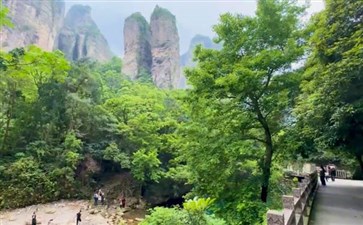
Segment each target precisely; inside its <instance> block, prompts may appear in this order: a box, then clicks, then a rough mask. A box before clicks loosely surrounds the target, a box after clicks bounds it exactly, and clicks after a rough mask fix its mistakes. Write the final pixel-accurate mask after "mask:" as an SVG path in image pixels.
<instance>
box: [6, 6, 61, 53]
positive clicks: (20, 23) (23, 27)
mask: <svg viewBox="0 0 363 225" xmlns="http://www.w3.org/2000/svg"><path fill="white" fill-rule="evenodd" d="M2 1H3V3H4V5H5V6H6V7H8V8H9V17H10V18H11V19H12V22H13V24H14V28H11V29H8V28H4V30H3V32H2V34H1V36H2V38H1V40H0V42H1V43H0V47H1V49H2V50H5V51H8V50H11V49H13V48H16V47H24V46H26V45H30V44H35V45H37V46H39V47H41V48H43V49H44V50H47V51H51V50H53V49H54V48H55V46H57V40H58V31H59V29H60V28H61V26H62V24H63V18H64V11H65V3H64V1H63V0H60V1H55V0H47V1H19V0H2Z"/></svg>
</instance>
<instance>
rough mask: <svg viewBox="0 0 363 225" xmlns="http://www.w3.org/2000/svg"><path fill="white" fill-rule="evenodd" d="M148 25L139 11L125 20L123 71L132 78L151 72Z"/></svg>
mask: <svg viewBox="0 0 363 225" xmlns="http://www.w3.org/2000/svg"><path fill="white" fill-rule="evenodd" d="M150 40H151V33H150V26H149V24H148V22H147V21H146V19H145V18H144V17H143V16H142V15H141V14H140V13H134V14H132V15H131V16H129V17H128V18H126V20H125V25H124V48H125V57H124V60H123V69H122V70H123V71H122V72H123V73H124V74H126V75H127V76H129V77H130V78H131V79H132V80H136V79H137V78H139V77H140V76H142V75H150V72H151V64H152V57H151V47H150Z"/></svg>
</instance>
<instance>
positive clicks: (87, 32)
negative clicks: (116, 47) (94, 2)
mask: <svg viewBox="0 0 363 225" xmlns="http://www.w3.org/2000/svg"><path fill="white" fill-rule="evenodd" d="M57 47H58V49H60V50H61V51H63V52H64V54H65V55H66V57H67V58H68V59H69V60H78V59H81V58H92V59H95V60H99V61H107V60H109V59H111V58H112V52H111V50H110V48H109V46H108V43H107V41H106V39H105V38H104V36H103V35H102V34H101V32H100V30H99V29H98V27H97V25H96V23H95V22H94V21H93V19H92V17H91V8H90V7H89V6H83V5H74V6H73V7H72V8H71V9H70V10H69V12H68V13H67V16H66V18H65V20H64V26H63V28H62V29H61V31H60V34H59V42H58V46H57Z"/></svg>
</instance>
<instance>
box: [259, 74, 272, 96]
mask: <svg viewBox="0 0 363 225" xmlns="http://www.w3.org/2000/svg"><path fill="white" fill-rule="evenodd" d="M273 72H274V69H271V68H269V69H268V71H267V81H266V83H265V86H264V87H263V88H262V90H261V92H260V94H259V95H258V96H257V100H258V99H260V98H261V97H262V95H263V94H264V93H265V92H266V90H267V88H268V86H269V84H270V81H271V78H272V73H273Z"/></svg>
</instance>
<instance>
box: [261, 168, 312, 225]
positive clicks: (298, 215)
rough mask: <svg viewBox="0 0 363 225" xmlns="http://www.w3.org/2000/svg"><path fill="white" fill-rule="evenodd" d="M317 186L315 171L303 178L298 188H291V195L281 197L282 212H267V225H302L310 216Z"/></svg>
mask: <svg viewBox="0 0 363 225" xmlns="http://www.w3.org/2000/svg"><path fill="white" fill-rule="evenodd" d="M317 184H318V174H317V171H315V172H313V173H310V174H307V175H306V176H304V179H303V180H302V182H301V183H299V188H293V195H284V196H282V203H283V207H284V209H283V210H282V211H276V210H268V212H267V225H303V224H304V220H305V219H308V217H309V215H310V209H311V204H312V200H313V198H314V193H315V189H316V187H317Z"/></svg>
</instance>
